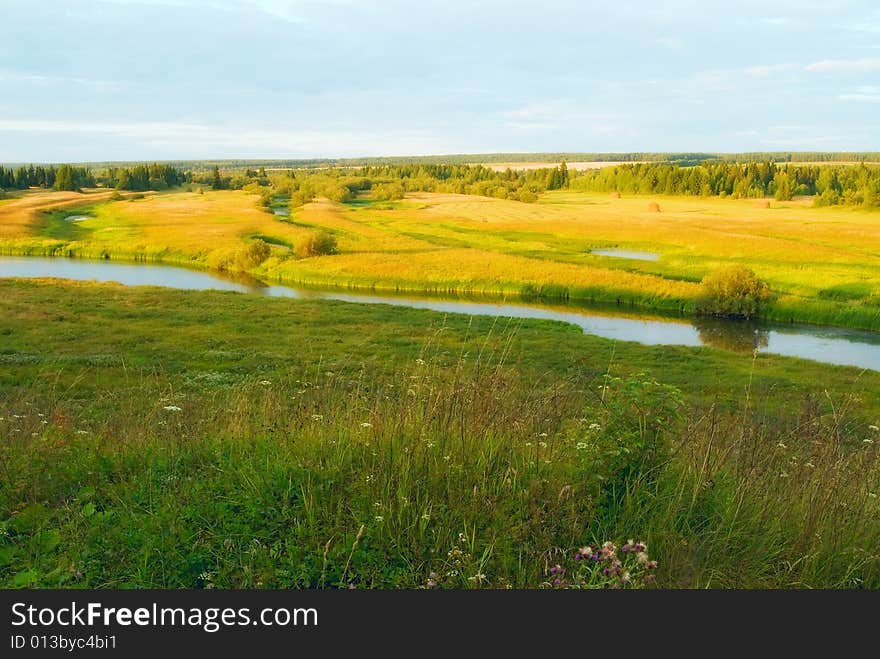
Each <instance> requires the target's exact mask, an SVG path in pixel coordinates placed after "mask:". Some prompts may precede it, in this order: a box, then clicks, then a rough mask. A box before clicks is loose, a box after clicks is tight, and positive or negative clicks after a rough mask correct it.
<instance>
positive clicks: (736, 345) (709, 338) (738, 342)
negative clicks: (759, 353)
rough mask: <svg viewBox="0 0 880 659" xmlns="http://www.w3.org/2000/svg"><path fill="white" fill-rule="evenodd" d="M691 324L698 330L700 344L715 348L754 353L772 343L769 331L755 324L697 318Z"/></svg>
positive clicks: (744, 321) (745, 321)
mask: <svg viewBox="0 0 880 659" xmlns="http://www.w3.org/2000/svg"><path fill="white" fill-rule="evenodd" d="M691 323H692V324H693V326H694V328H695V329H696V330H697V335H698V336H699V337H700V342H701V343H702V344H703V345H707V346H712V347H713V348H721V349H722V350H731V351H733V352H754V351H755V350H762V349H764V348H767V347H768V345H769V343H770V333H769V331H768V330H766V329H761V328H760V327H759V326H758V324H757V323H755V322H751V321H747V320H742V321H737V320H724V319H721V318H706V317H695V318H693V319H692V320H691Z"/></svg>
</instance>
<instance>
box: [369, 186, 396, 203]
mask: <svg viewBox="0 0 880 659" xmlns="http://www.w3.org/2000/svg"><path fill="white" fill-rule="evenodd" d="M403 195H404V189H403V186H402V185H401V184H400V183H383V184H382V185H377V186H375V187H374V188H373V199H375V200H376V201H393V200H395V199H403Z"/></svg>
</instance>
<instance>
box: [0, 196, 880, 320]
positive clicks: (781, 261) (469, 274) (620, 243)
mask: <svg viewBox="0 0 880 659" xmlns="http://www.w3.org/2000/svg"><path fill="white" fill-rule="evenodd" d="M107 194H108V193H92V194H89V195H78V194H76V193H55V192H31V193H29V194H27V195H25V196H24V197H22V198H20V199H12V200H6V201H3V202H0V249H2V250H3V251H5V252H7V253H9V252H20V253H21V252H24V253H65V252H67V251H72V252H73V253H76V254H78V255H81V256H100V255H103V256H104V257H105V258H133V257H137V258H143V259H156V260H165V261H174V262H188V263H192V264H195V265H198V266H200V267H209V268H218V269H223V268H225V269H235V268H236V254H239V253H241V252H242V250H244V249H245V248H246V247H247V245H248V243H249V242H250V241H252V240H253V239H255V238H259V239H262V240H265V241H267V242H269V243H270V244H272V245H273V247H272V256H271V257H270V258H269V259H268V260H267V261H265V262H264V263H263V264H262V265H261V266H260V267H259V268H257V269H256V270H255V272H256V273H257V274H260V275H265V276H269V277H274V278H278V279H284V280H287V281H295V282H300V283H309V284H327V285H343V286H362V287H375V288H382V289H400V290H416V291H419V290H424V291H458V292H482V293H520V292H522V291H524V290H526V291H530V292H543V293H544V294H545V295H549V296H558V297H566V296H567V297H572V298H582V299H603V300H614V299H615V298H623V299H624V300H627V301H632V302H634V303H637V304H642V305H645V306H657V307H667V308H677V307H680V306H687V305H688V304H690V303H691V302H693V300H694V299H696V297H697V296H698V295H699V290H700V289H699V281H700V279H702V277H703V276H704V275H705V274H707V273H708V272H710V271H712V270H713V269H715V268H717V267H719V266H721V265H724V264H727V263H744V264H746V265H748V266H749V267H751V268H752V269H753V270H755V272H756V273H757V274H758V276H759V277H761V278H763V279H765V280H767V281H768V282H769V283H770V286H771V288H772V290H773V291H774V293H776V294H777V298H778V303H779V304H780V305H781V306H782V307H784V308H785V309H787V311H786V313H789V311H790V310H791V309H792V308H794V307H796V306H799V305H800V306H803V305H804V304H814V303H815V304H819V305H824V307H823V309H824V311H823V313H825V312H828V313H831V312H832V311H833V313H834V314H840V313H843V314H844V315H845V314H847V313H852V310H853V308H854V307H856V306H857V307H859V308H858V312H859V314H861V315H862V316H865V314H867V317H868V321H864V320H862V321H859V323H857V324H861V325H862V326H865V325H867V326H872V327H873V326H874V321H873V320H871V318H873V317H874V316H872V315H871V314H874V315H876V312H875V310H876V309H877V308H878V307H877V306H875V302H871V303H870V304H869V305H868V306H867V307H865V308H863V307H862V303H863V302H865V301H866V300H868V301H869V302H870V300H872V299H874V300H876V296H878V295H880V214H877V213H871V212H867V211H863V210H853V209H849V208H842V207H832V208H812V207H811V205H810V203H809V201H797V200H796V201H793V202H771V204H770V207H769V208H767V207H766V203H765V202H758V201H755V200H731V199H717V198H712V199H707V198H694V197H652V198H648V197H634V198H622V199H619V198H614V197H612V196H610V195H601V194H583V193H570V192H556V193H549V194H547V195H545V196H544V197H542V199H541V201H540V202H539V203H537V204H523V203H519V202H515V201H506V200H498V199H490V198H484V197H475V196H463V195H454V194H433V193H414V194H410V195H408V196H407V198H406V199H405V200H403V201H400V202H370V201H369V200H358V201H356V202H355V203H350V204H337V203H333V202H329V201H326V200H322V201H316V202H313V203H311V204H308V205H306V206H305V207H303V208H300V209H295V210H294V212H293V215H292V217H291V218H289V221H288V218H281V217H278V216H275V215H273V214H271V213H268V212H266V211H265V210H263V209H261V208H258V206H257V205H256V201H257V197H256V196H255V195H251V194H248V193H245V192H239V191H218V192H206V193H205V194H203V195H202V194H197V193H186V192H176V193H166V194H156V195H152V196H148V197H146V198H143V199H138V200H125V201H106V196H107ZM652 201H654V202H657V203H659V206H660V212H652V211H650V210H649V202H652ZM83 205H88V206H89V208H88V214H89V215H90V216H92V217H91V218H90V219H88V220H86V221H83V222H79V223H77V226H76V227H75V228H70V229H69V231H67V232H66V228H65V227H64V226H60V227H59V222H60V223H61V224H63V221H62V220H59V219H58V218H57V217H56V219H55V224H54V225H52V227H54V228H51V227H50V228H51V230H50V228H47V226H48V225H47V223H46V214H45V213H44V212H43V211H46V210H47V209H50V208H53V207H57V206H65V207H67V208H72V207H77V206H83ZM318 229H326V230H328V231H330V232H332V233H333V234H334V235H335V236H336V238H337V240H338V244H339V251H340V253H339V254H337V255H334V256H321V257H313V258H307V259H298V258H295V257H294V256H293V254H292V252H291V250H290V247H291V246H294V245H296V244H297V242H298V241H300V240H302V239H303V238H304V237H305V236H307V235H308V234H309V233H311V232H314V231H315V230H318ZM53 231H54V233H53ZM68 234H69V235H68ZM597 248H624V249H633V250H641V251H650V252H656V253H659V254H660V259H659V260H658V261H656V262H654V261H636V260H630V259H620V258H614V257H607V256H599V255H596V254H592V253H590V250H591V249H597ZM41 250H42V252H41ZM826 307H827V308H826ZM832 307H833V309H832ZM811 309H812V310H811V311H810V312H809V313H807V314H806V315H807V316H810V315H811V314H814V312H815V311H816V309H815V308H811ZM798 315H799V316H800V317H802V319H806V318H804V314H803V313H802V314H794V316H798ZM844 324H852V323H851V322H850V321H848V320H847V321H846V322H845V323H844Z"/></svg>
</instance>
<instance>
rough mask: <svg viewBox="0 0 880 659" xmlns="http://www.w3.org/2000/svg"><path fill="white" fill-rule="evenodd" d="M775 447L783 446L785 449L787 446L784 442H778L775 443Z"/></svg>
mask: <svg viewBox="0 0 880 659" xmlns="http://www.w3.org/2000/svg"><path fill="white" fill-rule="evenodd" d="M776 448H783V449H785V448H788V447H787V446H786V445H785V443H784V442H779V443H777V444H776Z"/></svg>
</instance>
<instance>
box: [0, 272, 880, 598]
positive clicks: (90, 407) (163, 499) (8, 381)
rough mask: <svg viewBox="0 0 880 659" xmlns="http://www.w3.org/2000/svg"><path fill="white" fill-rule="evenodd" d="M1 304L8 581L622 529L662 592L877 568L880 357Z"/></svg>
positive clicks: (461, 572)
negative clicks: (821, 359) (831, 359)
mask: <svg viewBox="0 0 880 659" xmlns="http://www.w3.org/2000/svg"><path fill="white" fill-rule="evenodd" d="M0 295H2V296H3V299H4V304H5V310H6V312H5V313H4V314H3V315H2V317H0V337H2V343H0V417H3V420H2V421H0V440H2V441H0V474H2V478H0V583H2V584H3V585H5V586H7V587H9V586H26V585H32V586H33V585H36V586H44V587H47V586H60V587H114V588H116V587H159V588H173V587H195V588H201V587H348V586H355V587H382V588H392V587H421V586H424V585H426V584H428V583H429V582H430V581H434V582H437V583H438V585H439V586H441V587H477V586H483V587H485V586H491V587H505V586H508V585H510V586H520V587H537V586H540V585H541V584H542V583H544V582H546V581H547V580H548V579H549V574H548V567H549V566H550V565H552V564H554V563H556V562H565V560H566V556H568V557H569V558H570V556H571V551H572V550H573V549H574V548H576V547H579V546H581V545H583V544H592V545H594V546H595V543H600V542H602V541H604V540H606V539H613V540H617V541H622V540H625V539H626V538H629V537H635V538H639V539H642V540H646V541H647V542H648V544H649V546H650V551H651V556H652V557H653V558H656V559H658V560H659V561H660V567H659V569H658V571H657V574H656V576H657V583H658V584H659V585H660V586H667V587H668V586H682V587H704V586H709V587H734V586H738V587H788V586H801V587H855V586H866V587H875V586H877V585H880V564H878V561H877V556H876V555H875V550H876V547H877V546H878V541H880V527H878V525H877V524H876V516H877V514H878V512H880V510H878V506H877V499H876V497H875V496H874V494H876V493H878V486H880V483H878V475H880V468H878V466H880V462H878V452H877V445H876V444H874V443H872V442H873V441H874V439H875V438H876V439H878V440H880V437H878V435H877V433H876V431H874V430H872V429H871V428H870V427H869V426H870V425H871V424H876V423H877V420H878V419H880V374H876V373H870V372H866V373H861V374H860V373H859V372H858V371H856V370H854V369H847V368H835V367H828V366H822V365H818V364H814V363H810V362H805V361H799V360H793V359H786V358H781V357H772V356H765V355H761V356H759V357H757V358H754V357H752V356H751V355H743V354H737V353H730V352H726V351H721V350H713V349H710V348H701V349H687V348H652V347H644V346H638V345H636V344H625V343H618V344H614V343H612V342H610V341H606V340H603V339H598V338H595V337H589V336H585V335H583V334H582V333H581V332H580V330H579V329H577V328H574V327H572V326H568V325H564V324H562V323H556V322H548V321H522V322H519V321H517V322H508V321H494V320H493V319H490V318H480V317H474V318H466V317H462V316H454V315H453V316H448V317H444V316H443V315H441V314H437V313H432V312H428V311H424V310H417V309H401V308H391V307H385V306H381V305H375V306H374V305H363V306H362V305H352V304H345V303H338V302H326V301H307V300H289V299H275V298H260V297H256V296H246V295H239V294H234V293H221V292H192V291H173V290H166V289H156V288H124V287H120V286H115V285H95V284H87V283H61V282H38V281H24V280H21V281H8V280H7V281H2V282H0ZM718 373H724V374H725V376H724V378H723V379H722V378H719V377H718ZM657 381H660V382H663V383H665V384H663V385H661V384H657ZM667 385H675V387H669V386H667ZM178 408H179V409H178ZM564 552H567V554H566V553H564ZM431 573H436V574H437V577H431ZM477 575H484V576H483V577H478V576H477Z"/></svg>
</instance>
